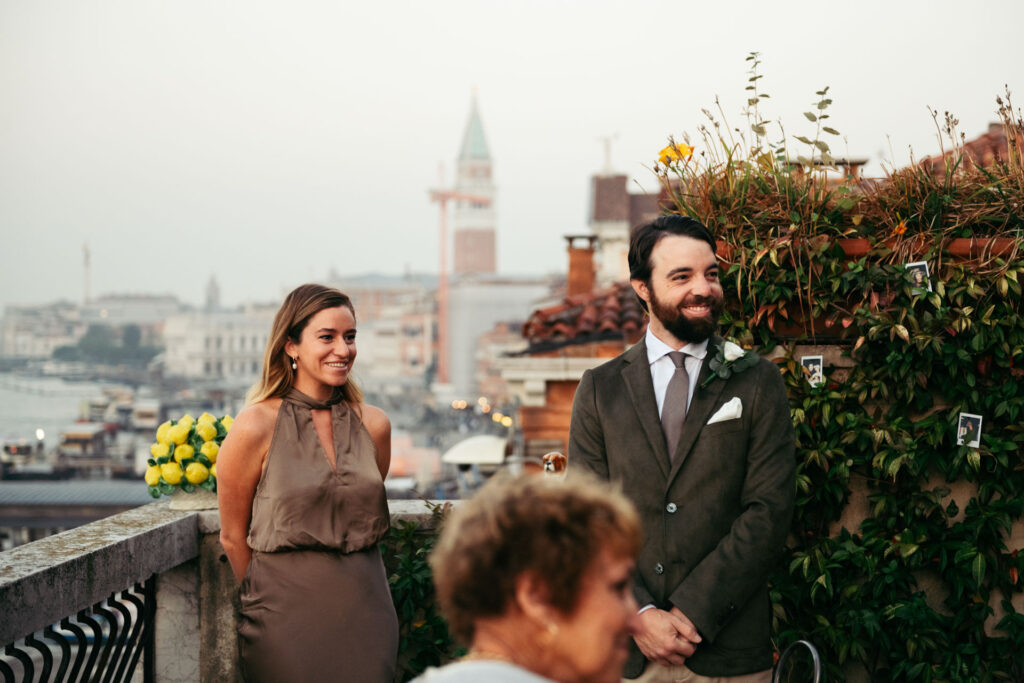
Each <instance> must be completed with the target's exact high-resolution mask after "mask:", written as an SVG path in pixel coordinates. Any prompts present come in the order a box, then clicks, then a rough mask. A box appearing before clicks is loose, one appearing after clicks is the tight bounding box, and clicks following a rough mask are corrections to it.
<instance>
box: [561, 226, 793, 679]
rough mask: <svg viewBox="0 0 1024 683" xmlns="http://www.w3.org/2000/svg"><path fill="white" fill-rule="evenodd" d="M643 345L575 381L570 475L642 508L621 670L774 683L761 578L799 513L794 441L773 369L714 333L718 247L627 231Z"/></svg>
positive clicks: (672, 233)
mask: <svg viewBox="0 0 1024 683" xmlns="http://www.w3.org/2000/svg"><path fill="white" fill-rule="evenodd" d="M629 270H630V280H631V284H632V286H633V290H634V291H635V292H636V295H637V296H638V297H639V298H640V302H641V305H642V306H643V307H644V308H645V309H646V310H647V311H648V313H649V316H650V320H649V323H648V326H647V333H646V336H645V337H644V339H643V341H641V342H640V343H638V344H636V345H634V346H633V347H631V348H630V349H628V350H627V351H626V352H624V353H623V354H622V355H620V356H619V357H617V358H615V359H613V360H611V361H609V362H607V363H605V364H604V365H601V366H600V367H597V368H594V369H593V370H588V371H587V372H585V373H584V374H583V378H582V379H581V380H580V384H579V387H578V389H577V391H576V397H575V399H574V401H573V412H572V425H571V427H570V433H569V477H570V479H571V477H572V473H573V471H574V470H576V471H578V470H589V471H591V472H593V473H594V474H596V475H597V476H599V477H601V478H604V479H610V480H613V481H618V482H621V485H622V488H623V491H624V492H625V494H626V495H627V496H628V497H629V498H630V499H632V501H633V502H634V503H635V504H636V506H637V508H638V509H639V510H640V515H641V519H642V520H643V523H644V537H645V540H644V547H643V550H642V551H641V554H640V557H639V560H638V561H637V574H636V579H635V583H634V586H633V590H634V593H635V595H636V600H637V604H638V605H640V606H641V610H640V622H641V627H640V630H639V632H638V633H637V634H636V635H635V636H634V642H635V645H636V648H634V651H633V652H632V654H631V656H630V658H629V660H628V662H627V663H626V667H625V670H624V672H623V673H624V676H625V677H626V678H630V679H632V678H637V677H639V680H641V681H648V682H649V681H659V682H660V681H700V682H706V681H718V680H729V681H743V682H744V683H746V682H748V681H751V682H753V681H758V682H760V681H765V682H767V681H770V680H771V666H772V647H771V642H770V636H771V623H770V618H771V615H770V609H771V605H770V601H769V598H768V589H767V576H768V573H769V571H770V570H771V568H772V565H773V564H774V562H773V560H775V559H777V556H778V554H779V551H780V549H781V548H782V546H783V544H784V543H785V539H786V535H787V533H788V530H789V524H790V520H791V518H792V513H793V496H794V469H795V459H794V453H793V452H794V441H793V428H792V423H791V420H790V413H789V403H788V401H787V399H786V391H785V386H784V385H783V382H782V377H781V376H780V374H779V371H778V368H777V367H776V366H775V364H773V363H771V362H769V361H767V360H764V359H762V358H760V357H759V356H757V355H756V354H752V353H750V352H748V353H746V354H744V352H743V351H742V349H740V348H739V347H737V346H736V345H735V344H732V343H731V342H724V341H723V340H722V339H721V338H720V337H719V336H717V335H716V334H715V331H716V328H717V324H718V318H719V316H720V314H721V312H722V303H723V293H722V284H721V282H720V281H719V268H718V260H717V257H716V255H715V239H714V237H712V235H711V233H710V232H709V231H708V229H707V228H706V227H704V225H702V224H701V223H700V222H698V221H696V220H693V219H691V218H686V217H683V216H662V217H660V218H658V219H656V220H654V221H651V222H650V223H646V224H643V225H640V226H637V227H636V228H634V229H633V231H632V233H631V235H630V245H629Z"/></svg>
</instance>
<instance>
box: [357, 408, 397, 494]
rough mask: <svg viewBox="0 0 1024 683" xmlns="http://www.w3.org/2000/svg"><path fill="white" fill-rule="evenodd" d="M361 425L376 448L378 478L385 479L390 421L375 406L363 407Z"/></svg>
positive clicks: (389, 465) (389, 444)
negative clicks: (364, 427) (364, 426)
mask: <svg viewBox="0 0 1024 683" xmlns="http://www.w3.org/2000/svg"><path fill="white" fill-rule="evenodd" d="M363 424H364V425H366V431H368V432H369V433H370V438H372V439H373V445H374V446H376V447H377V469H379V470H380V478H381V479H386V478H387V476H388V470H389V469H391V420H389V419H388V416H387V413H385V412H384V411H383V410H381V409H380V408H378V407H376V406H371V405H364V406H363Z"/></svg>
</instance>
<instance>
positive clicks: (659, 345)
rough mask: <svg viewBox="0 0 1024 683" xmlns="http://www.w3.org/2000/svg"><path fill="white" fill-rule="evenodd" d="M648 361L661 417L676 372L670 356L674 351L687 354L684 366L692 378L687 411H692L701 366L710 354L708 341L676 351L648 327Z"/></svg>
mask: <svg viewBox="0 0 1024 683" xmlns="http://www.w3.org/2000/svg"><path fill="white" fill-rule="evenodd" d="M645 341H646V342H647V361H648V362H649V363H650V364H651V379H652V380H653V381H654V398H655V400H657V401H658V416H659V417H660V416H661V409H662V407H663V406H664V404H665V391H666V390H667V389H668V383H669V381H670V380H671V379H672V375H674V374H675V372H676V365H675V363H673V362H672V359H671V358H669V357H668V354H669V353H671V352H672V351H682V352H683V353H685V354H687V356H686V360H685V361H683V364H684V365H685V366H686V374H687V375H689V377H690V393H689V394H687V396H686V409H687V410H689V409H690V401H692V400H693V390H694V389H695V388H696V387H697V377H698V376H700V366H701V363H703V362H704V356H706V355H707V353H708V340H707V339H705V340H704V341H702V342H699V343H696V344H693V343H690V344H687V345H686V346H683V347H681V348H678V349H675V348H672V347H671V346H669V345H668V344H666V343H665V342H663V341H661V340H660V339H658V338H657V337H655V336H654V333H653V332H651V328H650V326H649V325H648V327H647V336H646V337H645Z"/></svg>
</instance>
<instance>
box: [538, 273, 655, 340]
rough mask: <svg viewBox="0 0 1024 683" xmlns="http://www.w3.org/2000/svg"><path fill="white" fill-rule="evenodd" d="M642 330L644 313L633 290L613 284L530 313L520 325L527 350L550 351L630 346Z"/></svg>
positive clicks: (622, 283)
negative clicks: (617, 343)
mask: <svg viewBox="0 0 1024 683" xmlns="http://www.w3.org/2000/svg"><path fill="white" fill-rule="evenodd" d="M645 329H646V321H645V320H644V310H643V309H642V308H641V307H640V302H639V300H638V299H637V297H636V294H635V293H634V292H633V288H632V287H630V285H629V283H628V282H617V283H615V284H614V285H612V286H610V287H606V288H604V289H598V290H595V291H593V292H587V293H584V294H577V295H575V296H570V297H566V298H565V299H563V300H562V302H561V303H560V304H557V305H554V306H549V307H548V308H541V309H539V310H536V311H534V312H533V313H532V314H531V315H530V317H529V318H528V319H527V321H526V323H524V324H523V336H524V337H525V338H526V339H527V341H529V343H530V347H531V349H534V348H536V347H544V348H547V349H551V348H557V347H561V346H570V345H575V344H586V343H589V342H594V341H602V340H607V339H625V340H626V341H627V343H634V342H636V341H637V340H638V339H639V338H640V336H641V335H642V334H643V332H644V330H645ZM527 352H529V351H527Z"/></svg>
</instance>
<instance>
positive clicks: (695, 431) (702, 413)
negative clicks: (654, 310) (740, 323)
mask: <svg viewBox="0 0 1024 683" xmlns="http://www.w3.org/2000/svg"><path fill="white" fill-rule="evenodd" d="M721 344H722V338H721V337H719V336H718V335H714V336H712V337H711V340H710V341H709V342H708V351H707V355H706V356H704V362H703V363H701V364H700V374H699V375H698V377H697V386H696V387H695V388H694V390H693V398H692V399H691V400H690V408H689V410H687V411H686V420H685V421H684V422H683V433H682V434H680V435H679V446H678V447H677V448H676V455H675V458H674V459H673V460H672V470H671V471H670V472H669V475H668V479H669V484H671V483H672V480H673V479H675V476H676V474H678V473H679V469H680V468H681V467H682V466H683V463H684V462H685V461H686V458H687V457H688V456H689V455H690V451H691V450H692V449H693V444H694V442H696V441H697V436H698V435H699V434H700V430H701V429H703V428H704V423H705V422H707V421H708V418H709V417H711V409H712V408H714V407H715V404H716V403H717V401H718V397H719V395H720V394H721V393H722V390H723V389H725V380H721V379H718V378H715V379H714V380H713V381H712V382H711V383H710V384H708V386H707V387H702V385H703V384H704V382H705V381H706V380H707V378H708V377H709V376H710V375H711V370H710V369H709V367H708V363H709V361H710V360H711V358H713V357H714V355H715V354H716V353H718V347H719V346H720V345H721ZM652 392H653V390H652Z"/></svg>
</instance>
